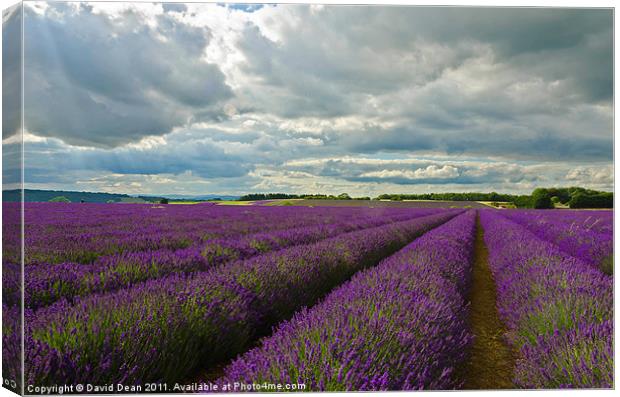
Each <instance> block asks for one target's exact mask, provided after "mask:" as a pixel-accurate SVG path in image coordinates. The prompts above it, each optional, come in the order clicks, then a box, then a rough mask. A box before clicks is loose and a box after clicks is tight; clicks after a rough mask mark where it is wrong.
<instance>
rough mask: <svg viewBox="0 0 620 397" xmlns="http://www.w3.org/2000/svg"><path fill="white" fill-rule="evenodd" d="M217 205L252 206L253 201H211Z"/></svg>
mask: <svg viewBox="0 0 620 397" xmlns="http://www.w3.org/2000/svg"><path fill="white" fill-rule="evenodd" d="M213 202H214V203H216V204H218V205H252V204H254V203H255V201H233V200H222V201H213Z"/></svg>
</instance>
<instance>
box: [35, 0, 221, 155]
mask: <svg viewBox="0 0 620 397" xmlns="http://www.w3.org/2000/svg"><path fill="white" fill-rule="evenodd" d="M52 10H53V11H58V9H56V5H50V10H48V11H47V12H46V15H45V16H38V15H36V14H35V13H34V12H27V14H26V22H25V41H26V42H27V43H28V45H27V47H26V53H25V64H26V68H25V74H26V80H25V81H26V84H25V111H26V127H27V129H28V130H29V131H31V132H33V133H35V134H37V135H40V136H54V137H58V138H61V139H63V140H64V141H65V142H68V143H72V144H76V145H84V146H106V147H114V146H118V145H121V144H124V143H128V142H132V141H137V140H139V139H140V138H142V137H144V136H148V135H162V134H165V133H168V132H170V130H171V129H172V128H173V127H175V126H178V125H183V124H184V123H186V122H188V121H189V120H191V119H193V118H194V117H195V115H194V114H195V113H197V112H204V111H205V110H207V111H208V110H211V111H212V112H215V113H219V114H221V110H219V111H218V110H216V109H218V107H219V106H220V105H221V102H222V101H223V100H226V99H228V98H230V97H231V96H232V92H231V90H230V88H229V87H228V86H227V85H226V83H225V78H224V75H223V74H222V73H221V71H220V70H219V68H218V67H217V65H213V64H209V63H206V62H204V61H203V60H202V59H201V56H202V52H203V50H204V48H205V46H206V45H207V43H208V39H209V32H208V30H207V29H206V28H193V27H189V26H187V25H183V24H179V23H177V22H176V21H175V20H173V19H171V18H169V17H168V16H166V14H164V15H159V16H158V17H157V24H156V27H151V26H149V25H147V24H145V23H144V21H143V20H142V19H141V16H140V15H139V13H138V12H137V11H131V10H127V11H125V12H124V13H123V14H122V17H121V18H112V17H110V16H106V15H105V14H95V13H93V12H92V11H91V10H90V8H89V7H87V6H82V7H79V9H77V10H73V9H71V10H69V9H67V8H64V9H60V12H61V15H62V17H56V16H54V14H53V13H52Z"/></svg>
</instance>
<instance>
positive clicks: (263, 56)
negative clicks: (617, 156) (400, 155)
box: [239, 6, 613, 160]
mask: <svg viewBox="0 0 620 397" xmlns="http://www.w3.org/2000/svg"><path fill="white" fill-rule="evenodd" d="M294 16H295V17H298V18H299V21H303V22H299V21H297V22H295V21H296V19H295V18H290V19H289V20H290V21H292V22H288V20H285V21H283V22H281V23H282V25H283V27H282V28H281V38H280V39H278V40H276V41H273V40H270V39H269V38H267V36H266V35H265V34H264V33H263V32H262V31H261V30H259V29H258V28H256V27H248V28H247V29H246V30H245V32H244V35H243V37H242V40H241V41H240V44H239V45H240V48H241V49H242V51H243V52H244V55H245V56H246V58H247V64H246V65H245V68H246V69H245V70H246V72H247V73H250V74H254V75H256V76H257V77H259V78H260V85H259V87H260V92H262V93H264V94H265V95H264V96H261V97H260V99H261V100H260V101H257V107H258V108H259V109H261V110H262V111H264V112H270V113H274V114H277V115H279V116H280V117H283V118H300V117H322V118H334V117H339V116H359V117H378V118H383V119H385V120H388V121H392V120H394V119H400V122H399V123H398V124H400V125H399V126H396V127H392V128H391V129H388V130H387V131H385V132H381V131H377V130H373V129H366V130H361V131H359V132H358V133H351V134H345V133H343V134H342V136H344V137H343V138H339V139H337V140H336V142H341V143H343V144H344V145H343V146H342V152H343V153H347V151H350V153H365V152H367V151H368V152H376V151H380V150H401V151H427V150H429V151H430V150H434V151H442V152H446V153H465V154H467V153H472V154H487V155H497V156H508V157H510V156H514V157H516V158H524V157H529V158H539V159H547V158H552V159H556V160H566V159H570V158H572V159H575V160H586V159H611V154H612V153H611V146H610V143H611V138H612V135H611V128H612V120H611V116H610V113H609V115H605V116H602V117H599V120H598V121H596V120H595V121H593V122H592V124H591V125H583V123H580V125H579V126H578V127H575V126H571V125H566V126H564V125H562V127H561V128H560V127H555V128H554V127H553V126H550V125H549V123H548V122H546V123H541V122H540V117H541V116H547V117H549V118H555V120H556V121H557V124H558V125H560V124H561V123H562V122H563V121H565V120H568V119H570V118H571V117H575V116H571V115H572V114H573V113H575V112H576V109H580V108H582V107H584V106H590V105H592V106H596V105H597V104H603V105H604V106H607V107H609V106H610V105H611V95H612V93H613V91H612V90H613V73H612V64H613V63H612V59H613V57H612V49H613V46H612V12H611V10H601V9H598V10H595V9H579V10H576V9H574V10H570V9H512V8H505V9H475V8H424V7H324V8H323V9H321V10H320V11H315V10H312V9H311V8H308V7H304V6H299V7H296V8H295V13H294ZM459 73H460V74H462V76H460V75H459ZM468 73H469V75H468ZM453 76H456V77H457V78H458V79H459V80H457V81H456V80H455V79H454V77H453ZM481 84H482V85H483V86H485V87H483V88H482V89H479V88H478V86H480V85H481ZM257 91H259V90H257ZM579 111H582V110H579ZM588 117H590V118H592V119H596V115H595V114H591V115H590V116H588ZM575 118H577V117H575ZM564 127H567V128H564ZM335 133H336V135H340V134H339V133H338V131H335Z"/></svg>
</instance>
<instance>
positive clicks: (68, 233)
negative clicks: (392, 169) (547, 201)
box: [3, 203, 613, 393]
mask: <svg viewBox="0 0 620 397" xmlns="http://www.w3.org/2000/svg"><path fill="white" fill-rule="evenodd" d="M15 205H17V204H4V213H5V214H7V217H6V218H5V223H4V247H5V252H4V256H3V257H4V263H3V270H4V271H3V287H4V288H3V324H4V326H3V327H4V329H3V331H4V332H3V356H4V363H5V364H4V366H3V377H4V378H5V379H18V380H19V379H21V365H20V358H21V325H20V320H19V319H20V311H21V307H20V302H21V298H22V290H21V275H20V265H19V263H20V255H21V252H20V250H19V249H18V248H19V244H17V243H15V241H12V240H11V239H17V238H18V236H19V228H20V226H19V219H11V217H10V214H12V213H15V212H16V211H15V210H16V208H12V207H11V206H15ZM24 219H25V225H24V234H25V247H24V248H25V250H24V274H23V277H24V287H25V289H24V291H23V305H24V334H25V340H24V361H25V368H24V370H25V373H24V387H25V389H26V391H28V390H29V388H31V389H32V390H30V392H35V391H38V390H42V389H41V388H45V387H51V386H52V385H57V384H69V385H71V384H73V385H77V384H82V385H85V384H89V385H91V386H92V387H93V389H91V390H90V391H91V392H102V393H109V392H120V391H125V392H126V391H138V392H146V391H160V392H177V391H178V392H180V391H198V392H200V391H216V392H217V391H227V390H231V389H227V388H226V386H225V385H234V386H233V388H232V390H231V391H244V390H255V391H256V390H262V391H269V390H271V391H273V390H272V389H270V388H271V387H276V389H275V390H280V389H278V386H277V385H280V386H279V387H283V388H284V389H283V390H287V388H291V387H292V388H293V390H296V389H295V388H297V389H301V390H321V391H323V390H329V391H338V390H349V391H363V390H417V389H430V390H443V389H462V388H466V389H471V388H485V389H498V388H565V387H568V388H582V387H588V388H609V387H613V351H612V347H613V343H612V342H613V340H612V337H613V292H612V291H613V279H612V276H611V275H610V274H612V273H613V270H612V266H611V264H612V263H613V252H612V250H613V243H612V221H613V213H612V212H611V211H583V212H579V211H569V210H565V211H533V210H530V211H521V210H493V209H442V208H363V207H316V208H313V207H303V206H300V207H296V206H289V207H269V206H231V207H227V206H221V205H214V204H210V203H204V204H196V205H151V204H146V205H142V204H126V205H118V204H70V203H69V204H66V203H27V204H26V205H25V213H24ZM11 248H13V249H11ZM480 291H486V292H485V293H486V298H485V297H484V296H481V294H480ZM482 295H484V294H482ZM481 313H482V314H481ZM490 335H495V336H490ZM119 385H120V386H119ZM144 385H151V386H150V387H153V386H152V385H157V388H158V389H157V390H145V389H144V387H145V386H144ZM238 385H245V386H238ZM248 385H254V386H253V387H247V386H248ZM95 386H97V388H94V387H95ZM121 386H122V387H121ZM108 387H111V388H112V389H108ZM125 387H127V388H129V389H123V388H125ZM239 387H242V388H239ZM261 387H262V388H263V389H260V388H261ZM119 388H120V389H119ZM265 388H266V389H265ZM43 390H45V389H43ZM56 392H57V391H56Z"/></svg>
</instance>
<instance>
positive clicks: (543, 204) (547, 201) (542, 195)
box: [532, 188, 553, 209]
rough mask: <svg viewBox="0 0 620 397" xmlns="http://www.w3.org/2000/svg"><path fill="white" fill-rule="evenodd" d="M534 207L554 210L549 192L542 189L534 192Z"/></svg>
mask: <svg viewBox="0 0 620 397" xmlns="http://www.w3.org/2000/svg"><path fill="white" fill-rule="evenodd" d="M532 205H533V207H534V208H537V209H547V208H553V204H552V203H551V195H550V194H549V191H548V190H547V189H542V188H538V189H535V190H534V191H533V192H532Z"/></svg>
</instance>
